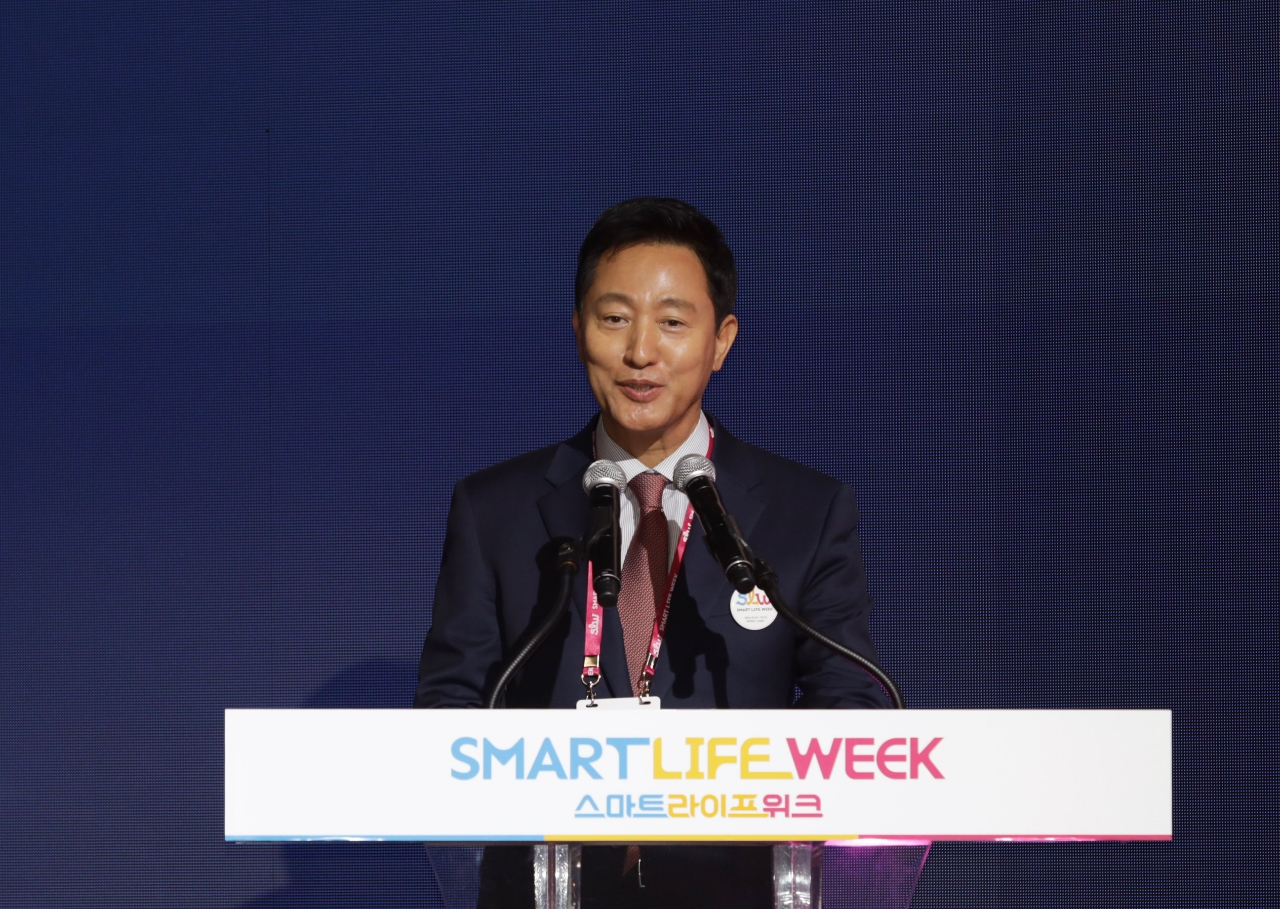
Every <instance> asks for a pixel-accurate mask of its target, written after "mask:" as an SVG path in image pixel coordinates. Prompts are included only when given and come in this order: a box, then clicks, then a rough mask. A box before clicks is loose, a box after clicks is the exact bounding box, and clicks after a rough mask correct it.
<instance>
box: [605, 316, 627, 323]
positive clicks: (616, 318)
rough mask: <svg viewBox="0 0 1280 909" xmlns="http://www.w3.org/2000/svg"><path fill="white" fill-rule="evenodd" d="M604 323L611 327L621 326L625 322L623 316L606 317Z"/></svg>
mask: <svg viewBox="0 0 1280 909" xmlns="http://www.w3.org/2000/svg"><path fill="white" fill-rule="evenodd" d="M604 321H605V322H607V323H609V324H610V325H621V324H622V323H623V321H624V319H623V318H622V316H605V317H604Z"/></svg>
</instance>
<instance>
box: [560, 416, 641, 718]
mask: <svg viewBox="0 0 1280 909" xmlns="http://www.w3.org/2000/svg"><path fill="white" fill-rule="evenodd" d="M595 424H596V421H595V420H592V421H591V422H590V423H588V424H587V426H586V428H585V429H583V430H582V431H581V432H579V433H578V434H577V435H576V436H574V437H573V438H572V439H570V440H569V441H567V442H564V443H563V444H561V445H560V447H559V448H558V449H557V450H556V454H555V457H554V458H553V459H552V461H551V466H550V467H549V468H547V473H546V479H547V482H549V483H550V484H551V485H552V486H553V487H555V488H553V489H552V490H551V491H550V492H548V493H547V494H546V495H544V496H542V498H540V499H538V512H539V514H541V515H542V523H543V524H544V525H545V526H546V528H547V534H548V536H550V537H551V538H552V539H555V538H556V537H567V538H570V539H575V540H577V539H580V538H581V537H582V536H583V534H584V533H586V531H587V525H588V523H589V522H590V520H591V508H590V502H589V501H588V499H587V494H586V493H585V492H584V491H583V489H582V473H583V471H584V470H586V468H587V465H588V464H590V463H591V456H592V433H593V432H594V431H595ZM573 608H574V610H576V611H577V613H578V619H579V621H580V622H581V623H582V624H584V625H585V623H586V616H587V566H586V563H585V562H584V563H583V565H582V568H581V570H580V571H579V572H578V577H577V580H576V581H575V583H574V585H573ZM604 626H605V627H604V635H603V639H602V641H601V642H600V664H601V670H602V672H603V674H604V681H605V686H606V687H607V688H608V689H609V692H608V694H609V696H612V697H631V683H630V682H629V681H628V679H627V656H626V650H625V648H624V647H623V645H622V622H621V621H620V620H619V619H618V610H616V609H606V610H605V616H604ZM581 646H582V645H581V644H580V643H578V642H577V641H572V642H570V644H569V647H570V648H571V650H572V651H573V652H578V651H579V650H580V648H581Z"/></svg>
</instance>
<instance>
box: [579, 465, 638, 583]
mask: <svg viewBox="0 0 1280 909" xmlns="http://www.w3.org/2000/svg"><path fill="white" fill-rule="evenodd" d="M626 485H627V475H626V474H624V473H623V472H622V468H621V467H619V466H618V465H617V464H615V463H614V462H613V461H606V460H604V459H603V458H601V459H600V460H599V461H593V462H592V464H591V466H590V467H588V468H587V472H586V473H584V474H583V475H582V489H583V491H584V492H586V494H587V496H588V497H589V498H590V499H591V533H590V534H589V535H588V536H587V545H586V550H587V558H588V559H590V560H591V570H592V584H591V586H592V588H593V589H594V590H595V592H596V599H597V600H599V602H600V605H601V606H617V605H618V594H619V593H621V592H622V532H621V530H619V528H618V509H619V504H618V502H619V500H618V496H619V495H620V494H621V493H622V489H623V487H625V486H626Z"/></svg>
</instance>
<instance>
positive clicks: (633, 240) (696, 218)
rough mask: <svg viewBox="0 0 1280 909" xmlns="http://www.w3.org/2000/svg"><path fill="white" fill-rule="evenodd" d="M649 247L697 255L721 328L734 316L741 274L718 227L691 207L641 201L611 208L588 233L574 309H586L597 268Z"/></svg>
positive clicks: (668, 201)
mask: <svg viewBox="0 0 1280 909" xmlns="http://www.w3.org/2000/svg"><path fill="white" fill-rule="evenodd" d="M646 243H670V244H672V245H674V246H683V247H685V248H687V249H690V250H692V251H693V252H694V253H695V254H696V255H697V256H698V260H699V261H700V262H702V270H703V271H704V272H706V274H707V295H708V296H710V297H711V302H712V303H713V304H714V305H715V310H716V325H717V327H718V326H719V325H720V323H721V322H723V321H724V318H725V316H727V315H729V314H730V313H731V312H733V302H734V299H735V298H736V297H737V296H738V269H737V266H736V265H734V263H733V251H732V250H730V249H729V244H728V243H726V242H725V241H724V234H722V233H721V232H720V228H718V227H716V225H715V222H713V221H712V220H711V219H710V218H708V217H707V216H706V215H704V214H703V213H702V212H700V211H698V210H697V209H696V208H694V207H693V206H692V205H690V204H689V203H688V202H681V201H680V200H679V199H665V198H661V197H658V196H640V197H638V198H635V199H627V200H626V201H625V202H619V203H617V204H616V205H611V206H610V207H609V208H606V209H605V210H604V212H603V213H602V214H601V215H600V217H599V218H598V219H596V223H595V224H594V225H593V226H592V228H591V230H589V231H587V236H586V238H585V239H584V240H583V241H582V249H581V250H579V251H578V274H577V277H576V278H575V280H574V288H573V290H574V293H573V305H574V308H575V309H577V310H579V311H581V310H582V298H583V297H584V296H586V293H587V291H588V290H590V289H591V284H592V282H593V281H595V278H596V267H597V266H598V265H599V264H600V260H601V259H603V258H604V257H605V256H607V255H609V254H610V253H614V252H617V251H618V250H621V249H627V248H628V247H631V246H640V245H643V244H646Z"/></svg>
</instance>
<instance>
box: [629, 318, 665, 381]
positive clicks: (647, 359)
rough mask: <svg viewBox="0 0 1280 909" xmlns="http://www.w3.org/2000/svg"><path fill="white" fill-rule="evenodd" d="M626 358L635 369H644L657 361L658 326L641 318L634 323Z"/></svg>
mask: <svg viewBox="0 0 1280 909" xmlns="http://www.w3.org/2000/svg"><path fill="white" fill-rule="evenodd" d="M624 359H625V360H626V364H627V365H628V366H630V367H631V368H633V369H643V368H644V367H646V366H650V365H652V364H653V363H655V362H656V361H657V359H658V326H656V325H653V324H652V323H649V322H644V321H640V320H637V321H636V322H634V323H632V327H631V334H630V337H628V338H627V352H626V356H625V358H624Z"/></svg>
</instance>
